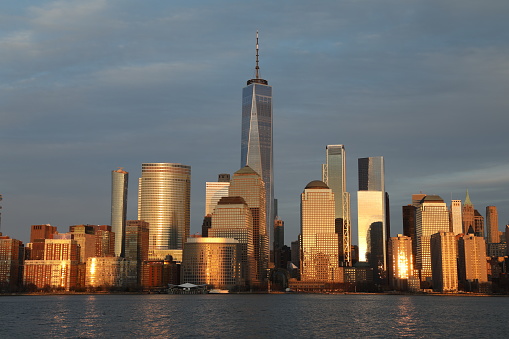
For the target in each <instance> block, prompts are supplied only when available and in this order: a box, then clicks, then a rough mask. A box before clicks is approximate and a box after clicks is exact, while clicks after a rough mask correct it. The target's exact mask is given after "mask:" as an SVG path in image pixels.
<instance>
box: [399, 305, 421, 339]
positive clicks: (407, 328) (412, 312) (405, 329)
mask: <svg viewBox="0 0 509 339" xmlns="http://www.w3.org/2000/svg"><path fill="white" fill-rule="evenodd" d="M414 300H415V298H414V297H411V296H401V297H399V298H398V303H397V312H396V316H395V330H396V331H395V332H396V335H397V336H398V337H414V336H415V335H416V334H417V333H416V330H415V329H416V327H417V326H416V325H417V323H416V322H417V319H418V318H417V309H416V308H415V304H414Z"/></svg>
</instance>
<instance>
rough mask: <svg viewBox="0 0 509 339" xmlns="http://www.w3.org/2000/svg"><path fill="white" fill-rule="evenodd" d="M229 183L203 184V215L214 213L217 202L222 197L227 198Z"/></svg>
mask: <svg viewBox="0 0 509 339" xmlns="http://www.w3.org/2000/svg"><path fill="white" fill-rule="evenodd" d="M229 187H230V182H229V181H228V182H206V183H205V215H206V216H207V215H210V214H212V212H214V208H216V205H217V202H218V201H219V200H220V199H221V198H222V197H227V196H228V188H229Z"/></svg>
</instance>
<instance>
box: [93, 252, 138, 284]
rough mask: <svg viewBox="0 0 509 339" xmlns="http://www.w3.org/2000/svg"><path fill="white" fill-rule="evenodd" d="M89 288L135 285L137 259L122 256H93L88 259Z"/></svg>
mask: <svg viewBox="0 0 509 339" xmlns="http://www.w3.org/2000/svg"><path fill="white" fill-rule="evenodd" d="M86 268H87V273H86V282H85V285H86V287H87V288H91V287H94V288H97V287H102V288H105V289H108V288H111V287H120V288H125V287H135V286H137V279H138V271H137V264H136V262H135V261H130V260H127V259H125V258H121V257H102V258H96V257H91V258H88V259H87V266H86Z"/></svg>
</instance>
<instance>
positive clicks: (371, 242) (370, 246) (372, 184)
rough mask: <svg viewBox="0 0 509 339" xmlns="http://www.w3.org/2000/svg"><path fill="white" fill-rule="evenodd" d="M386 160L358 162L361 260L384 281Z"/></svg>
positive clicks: (385, 259)
mask: <svg viewBox="0 0 509 339" xmlns="http://www.w3.org/2000/svg"><path fill="white" fill-rule="evenodd" d="M384 168H385V165H384V158H383V157H369V158H359V159H358V172H359V191H358V192H357V223H358V240H359V261H361V262H368V263H369V264H370V266H371V267H372V268H373V274H374V275H375V280H379V279H382V278H383V277H384V274H385V273H384V272H385V268H386V263H387V253H386V252H387V247H386V244H387V236H388V235H387V234H386V233H387V208H386V193H385V169H384Z"/></svg>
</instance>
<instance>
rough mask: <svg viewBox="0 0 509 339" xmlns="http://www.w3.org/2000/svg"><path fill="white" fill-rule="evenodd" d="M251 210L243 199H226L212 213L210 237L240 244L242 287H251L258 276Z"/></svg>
mask: <svg viewBox="0 0 509 339" xmlns="http://www.w3.org/2000/svg"><path fill="white" fill-rule="evenodd" d="M253 233H254V232H253V217H252V214H251V209H250V208H249V207H248V205H247V204H246V202H245V201H244V199H243V198H241V197H224V198H222V199H221V200H220V201H219V203H218V204H217V207H216V209H215V210H214V212H213V213H212V227H211V228H210V229H209V237H216V238H232V239H236V240H237V241H238V242H239V249H240V254H239V260H240V264H241V272H240V273H241V275H240V278H241V280H240V281H239V283H240V284H242V285H244V284H245V285H251V284H252V283H253V282H254V281H255V280H256V276H257V274H256V273H257V272H256V271H257V265H256V260H255V249H254V245H255V241H254V236H253Z"/></svg>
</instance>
